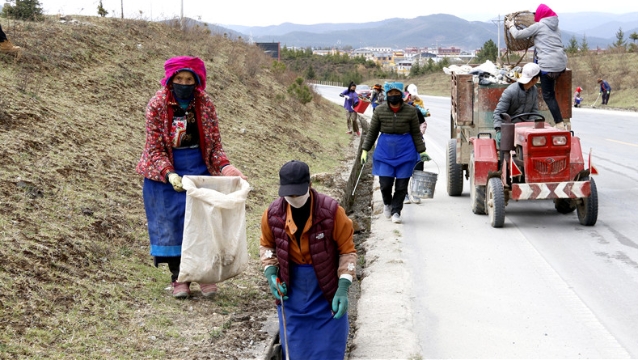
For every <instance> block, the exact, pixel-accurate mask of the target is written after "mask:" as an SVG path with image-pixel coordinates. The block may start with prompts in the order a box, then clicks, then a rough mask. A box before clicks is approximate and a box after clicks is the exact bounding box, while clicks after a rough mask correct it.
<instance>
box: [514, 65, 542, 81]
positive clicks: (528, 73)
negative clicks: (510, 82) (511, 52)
mask: <svg viewBox="0 0 638 360" xmlns="http://www.w3.org/2000/svg"><path fill="white" fill-rule="evenodd" d="M539 72H541V68H540V67H539V66H538V64H534V63H527V64H525V66H523V72H522V73H521V78H520V79H518V82H519V83H521V84H527V83H528V82H530V80H532V78H533V77H534V76H536V75H538V73H539Z"/></svg>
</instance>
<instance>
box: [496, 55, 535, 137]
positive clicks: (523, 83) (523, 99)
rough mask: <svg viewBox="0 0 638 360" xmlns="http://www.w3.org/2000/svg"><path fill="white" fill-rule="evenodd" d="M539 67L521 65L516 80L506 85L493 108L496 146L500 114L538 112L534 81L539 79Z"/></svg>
mask: <svg viewBox="0 0 638 360" xmlns="http://www.w3.org/2000/svg"><path fill="white" fill-rule="evenodd" d="M540 71H541V68H540V67H539V66H538V65H537V64H534V63H528V64H525V66H523V71H522V73H521V77H520V78H519V79H518V82H515V83H513V84H512V85H510V86H508V87H507V89H505V90H504V91H503V94H502V95H501V98H500V99H499V101H498V105H496V109H494V130H496V147H497V148H498V149H500V148H501V124H502V123H503V120H502V118H501V114H503V113H506V114H509V115H510V116H515V115H518V114H523V113H539V111H538V91H536V87H534V85H536V83H537V82H538V80H539V79H540Z"/></svg>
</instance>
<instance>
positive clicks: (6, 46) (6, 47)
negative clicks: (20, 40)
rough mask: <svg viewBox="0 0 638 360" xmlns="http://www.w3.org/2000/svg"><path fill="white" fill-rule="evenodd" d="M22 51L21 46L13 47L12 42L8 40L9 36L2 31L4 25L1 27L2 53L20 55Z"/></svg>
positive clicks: (0, 43)
mask: <svg viewBox="0 0 638 360" xmlns="http://www.w3.org/2000/svg"><path fill="white" fill-rule="evenodd" d="M21 50H22V49H20V47H19V46H15V45H13V43H12V42H11V40H9V39H7V34H5V33H4V31H2V25H0V52H4V53H20V51H21Z"/></svg>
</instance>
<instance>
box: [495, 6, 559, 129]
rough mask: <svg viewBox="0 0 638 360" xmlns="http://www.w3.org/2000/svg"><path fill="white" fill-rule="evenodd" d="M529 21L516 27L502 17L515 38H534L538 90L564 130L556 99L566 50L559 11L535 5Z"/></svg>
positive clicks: (512, 22) (557, 125)
mask: <svg viewBox="0 0 638 360" xmlns="http://www.w3.org/2000/svg"><path fill="white" fill-rule="evenodd" d="M534 21H535V23H533V24H532V25H530V26H529V27H527V28H524V29H520V30H519V29H517V28H516V26H514V21H513V20H511V19H510V20H507V21H505V27H506V28H507V29H508V31H509V32H510V34H511V35H512V36H513V37H514V38H515V39H525V38H529V37H533V38H534V62H535V63H537V64H538V65H539V66H540V69H541V90H542V93H543V100H545V103H546V104H547V107H548V108H549V111H550V113H551V114H552V117H553V118H554V123H555V127H556V128H558V129H562V130H565V129H566V128H567V127H566V124H565V123H564V122H563V115H562V114H561V111H560V107H559V105H558V101H557V100H556V89H555V87H556V80H557V79H558V77H559V76H560V75H561V74H562V73H564V72H565V70H566V68H567V54H566V53H565V47H564V45H563V40H562V38H561V32H560V29H559V28H558V15H556V13H555V12H554V11H553V10H552V9H550V8H549V6H547V5H545V4H540V5H538V8H537V9H536V12H535V13H534Z"/></svg>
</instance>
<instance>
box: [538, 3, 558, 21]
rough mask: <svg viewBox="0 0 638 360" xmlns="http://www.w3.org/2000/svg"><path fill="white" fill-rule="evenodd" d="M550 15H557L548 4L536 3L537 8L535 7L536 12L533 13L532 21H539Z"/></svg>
mask: <svg viewBox="0 0 638 360" xmlns="http://www.w3.org/2000/svg"><path fill="white" fill-rule="evenodd" d="M550 16H558V15H556V13H555V12H554V10H552V9H550V8H549V6H547V5H545V4H540V5H538V8H537V9H536V13H534V21H536V22H539V21H541V19H544V18H546V17H550Z"/></svg>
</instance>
